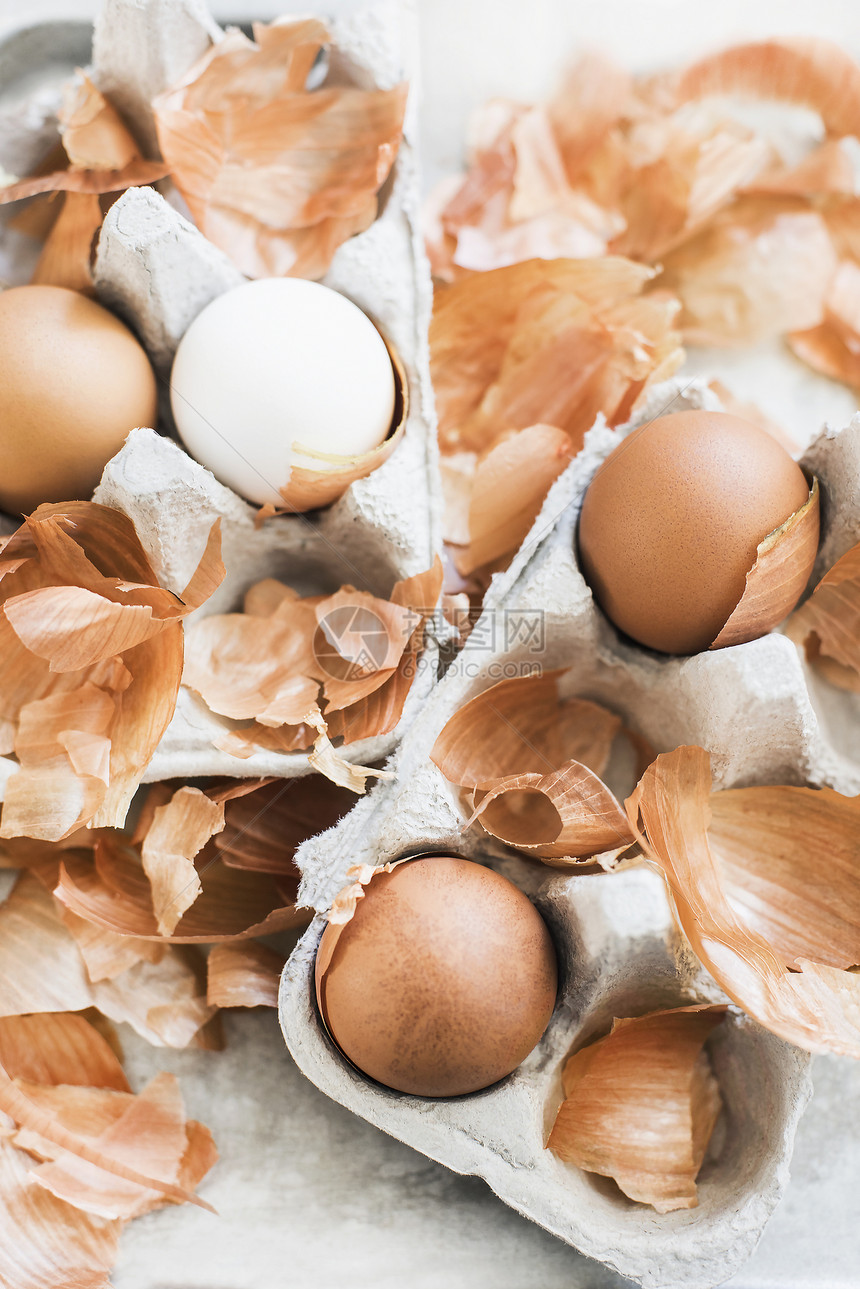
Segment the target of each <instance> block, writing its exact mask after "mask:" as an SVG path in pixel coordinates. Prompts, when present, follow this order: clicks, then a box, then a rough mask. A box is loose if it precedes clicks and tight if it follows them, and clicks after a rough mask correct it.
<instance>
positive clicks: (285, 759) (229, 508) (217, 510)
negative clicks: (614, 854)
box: [0, 0, 444, 781]
mask: <svg viewBox="0 0 860 1289" xmlns="http://www.w3.org/2000/svg"><path fill="white" fill-rule="evenodd" d="M329 27H330V31H331V35H332V44H331V48H330V51H329V54H328V72H329V75H330V76H331V77H332V78H333V79H335V80H336V81H338V82H340V83H343V82H345V81H348V82H350V83H353V84H356V85H358V86H359V87H361V88H373V87H376V88H388V87H390V86H392V85H394V84H396V83H397V82H398V81H400V80H401V79H404V78H407V79H409V80H410V81H411V82H412V91H411V92H410V95H409V101H408V105H407V112H406V119H405V123H404V132H403V140H402V143H401V146H400V149H399V152H398V156H397V159H396V161H395V164H394V167H393V169H392V172H391V175H390V176H389V178H388V180H387V181H386V183H385V185H384V187H383V190H382V192H381V194H380V209H379V215H378V217H377V219H376V221H375V222H374V223H373V224H372V225H371V226H370V227H369V228H368V229H367V230H366V231H365V232H364V233H361V234H359V235H358V236H356V237H354V238H352V239H350V240H349V241H347V242H346V243H344V244H343V245H342V246H341V247H340V248H339V249H338V251H337V253H336V255H335V257H334V261H333V263H332V267H331V269H330V271H329V273H328V274H327V275H326V277H325V278H324V279H323V281H324V282H325V284H326V285H327V286H329V287H332V288H333V289H335V290H337V291H339V292H341V293H342V294H343V295H345V296H347V297H348V298H349V299H351V300H352V301H354V303H356V304H357V305H358V306H359V307H360V308H361V309H363V310H364V311H365V312H366V313H367V314H368V315H369V316H370V317H371V318H372V320H373V321H374V322H375V323H376V324H377V326H378V327H379V328H380V330H381V332H382V333H383V335H384V337H385V339H386V341H387V342H388V344H389V345H390V346H391V347H392V348H393V349H394V351H395V352H396V354H397V355H398V357H399V359H400V362H401V364H402V367H403V370H404V372H405V379H406V385H407V389H408V413H407V418H406V424H405V429H404V433H403V437H402V439H401V441H400V442H399V443H398V445H397V447H396V448H395V450H394V452H393V453H392V455H391V456H390V457H389V459H388V460H387V461H386V462H385V463H384V464H383V465H381V466H380V467H379V468H378V469H376V470H374V471H373V473H372V474H370V475H369V476H368V477H367V478H365V479H360V480H358V481H357V482H355V483H353V484H352V485H351V486H350V487H349V488H348V489H347V491H346V493H345V494H344V496H343V497H341V498H340V499H339V500H338V501H337V502H335V503H334V504H333V505H332V506H330V507H329V508H328V509H326V510H323V511H318V512H315V513H314V514H309V515H278V516H274V517H272V518H269V519H267V520H265V521H264V522H263V523H259V520H258V512H257V508H256V507H253V506H251V505H249V504H248V503H247V502H246V501H244V500H243V499H242V498H241V497H239V496H238V495H237V494H236V493H235V492H233V491H232V490H231V489H230V488H228V487H226V486H224V485H223V484H221V483H220V482H219V481H218V480H217V479H216V478H215V477H214V476H213V475H212V474H211V473H210V471H208V470H207V469H205V468H204V467H203V466H201V465H200V464H199V463H198V462H196V461H194V460H193V459H192V458H191V457H190V456H189V455H188V453H187V452H186V451H185V450H184V448H183V447H182V446H181V445H180V444H179V443H178V442H176V441H175V440H174V439H172V438H170V437H166V436H164V435H162V434H158V433H156V432H155V431H154V430H153V429H147V428H141V429H137V430H134V431H133V432H132V434H131V435H130V436H129V438H128V439H127V441H126V443H125V445H124V447H123V448H122V450H121V451H120V452H119V453H118V454H117V455H116V456H115V457H114V458H113V459H112V460H111V461H110V462H109V463H108V465H107V467H106V468H105V471H104V474H103V476H102V480H101V483H100V484H99V486H98V488H97V489H96V492H95V494H94V500H96V501H98V502H101V503H103V504H105V505H109V506H113V507H115V508H116V509H118V510H121V511H123V513H125V514H126V515H128V516H129V518H130V519H131V520H132V521H133V522H134V524H135V527H136V528H137V531H138V534H139V536H140V539H141V541H142V543H143V545H144V548H145V549H146V551H147V554H148V555H149V557H150V559H151V561H152V564H153V567H154V568H155V571H156V573H157V575H158V578H159V580H160V581H161V582H162V584H163V585H165V586H167V587H169V588H170V589H171V590H173V591H176V592H180V591H181V590H182V588H183V587H184V586H185V585H186V584H187V582H188V580H189V578H190V576H191V573H192V572H193V570H194V568H195V566H196V564H197V562H198V560H199V558H200V555H201V554H202V551H203V548H204V546H205V542H206V538H207V536H208V534H209V531H210V529H211V527H212V524H213V523H214V522H215V521H216V520H219V519H220V521H221V531H222V548H223V555H224V562H225V564H226V567H227V576H226V577H225V579H224V582H223V583H222V584H221V586H220V587H219V589H218V590H217V591H216V592H215V594H214V595H213V596H212V597H211V599H210V600H209V601H208V602H207V603H206V604H205V605H204V606H203V608H202V609H201V610H199V613H200V614H202V615H208V614H212V613H224V612H231V611H234V610H236V609H238V608H240V607H241V602H242V596H243V595H244V593H245V591H246V590H247V589H248V587H249V586H251V585H252V584H253V583H254V582H257V581H260V580H261V579H263V578H266V577H276V578H280V579H281V580H283V581H286V582H288V583H289V584H291V585H293V586H295V587H296V588H297V589H298V590H299V591H300V592H301V593H303V594H311V593H316V592H330V591H334V590H336V589H337V588H338V587H339V586H341V585H342V584H350V585H353V586H355V587H357V588H358V589H361V590H368V591H371V592H373V593H374V594H377V595H381V596H387V595H388V594H389V593H390V591H391V589H392V586H393V584H394V582H395V581H397V580H398V579H399V578H403V577H409V576H412V575H413V574H416V573H419V572H421V571H423V570H424V569H426V568H429V567H430V565H431V564H432V563H433V559H434V557H435V555H436V553H437V551H438V550H439V548H440V546H441V512H442V501H441V484H440V480H439V470H438V450H437V447H436V433H435V429H436V426H435V414H434V408H433V395H432V387H431V384H430V370H429V352H428V345H427V329H428V324H429V318H430V310H431V307H432V285H431V281H430V274H429V268H428V265H427V262H426V259H425V256H424V250H423V243H422V240H421V235H420V230H419V213H420V178H419V170H418V159H417V153H416V141H417V120H416V93H415V75H416V68H415V66H414V57H413V54H414V48H415V44H416V37H415V15H414V11H413V9H412V7H411V6H410V5H409V4H405V5H403V4H399V3H390V2H389V0H383V3H379V4H376V5H373V6H370V7H368V8H366V9H362V10H359V11H357V12H355V13H352V14H350V15H348V16H346V17H342V18H339V19H336V20H335V21H333V22H332V23H330V24H329ZM66 28H67V24H45V25H44V28H41V29H39V30H41V31H43V32H44V34H43V36H42V37H41V38H40V41H38V42H36V48H37V52H40V53H41V56H42V58H43V60H44V58H45V57H46V56H47V51H50V50H52V49H53V52H54V58H55V60H56V59H57V58H59V57H60V55H61V53H62V52H63V51H62V50H60V49H58V48H57V46H56V44H54V45H52V44H51V34H52V32H54V33H55V34H56V36H57V40H58V41H61V40H63V39H66V38H67V37H68V35H69V33H68V31H67V30H66ZM31 30H35V29H31ZM219 34H220V28H219V27H218V26H217V24H216V23H215V22H214V20H213V19H212V18H211V16H210V15H209V13H208V11H207V10H206V8H205V6H204V5H203V4H202V3H200V2H199V0H107V3H106V4H105V5H104V7H103V9H102V10H101V13H100V15H99V17H98V19H97V21H96V25H95V34H94V39H93V66H92V74H93V77H94V79H95V81H96V83H97V84H98V85H99V86H100V87H101V88H102V89H103V90H104V91H105V92H107V93H109V94H110V95H111V96H112V97H114V96H115V97H116V101H117V103H118V105H119V106H120V108H121V109H122V110H123V111H124V112H125V114H126V119H127V120H128V122H129V124H130V126H131V127H132V129H133V130H134V132H135V134H136V136H137V137H138V138H139V140H140V141H141V142H142V144H143V146H144V147H145V148H146V149H147V151H148V152H149V153H150V154H152V152H153V149H154V148H155V133H154V126H153V121H152V113H151V109H150V107H149V103H150V102H151V99H152V97H153V96H154V95H156V94H157V93H159V92H160V91H161V90H162V89H164V88H165V87H166V86H168V85H170V84H172V83H174V82H175V81H176V80H177V79H178V78H179V77H180V76H181V75H182V74H183V73H184V72H185V70H186V69H187V67H188V66H189V65H190V63H192V62H193V61H194V60H195V59H197V58H198V57H200V55H201V54H202V53H203V52H205V50H206V49H207V48H208V47H209V44H210V43H211V41H212V40H213V39H217V38H218V36H219ZM10 39H14V37H11V38H10ZM76 41H77V44H76V46H75V47H76V49H77V50H78V52H79V46H80V34H79V33H78V35H77V36H76ZM3 48H4V46H2V45H0V63H2V58H3ZM67 52H71V51H67ZM46 95H47V91H46ZM49 98H50V95H47V97H46V101H47V100H48V99H49ZM57 100H58V94H57V93H56V91H55V92H54V100H53V104H54V105H53V111H54V118H53V120H54V126H53V128H54V131H56V115H55V113H56V106H57ZM46 111H47V110H46ZM45 115H46V113H42V115H41V116H39V117H38V121H39V122H41V124H39V125H38V128H37V123H36V122H35V121H30V119H29V117H28V116H27V113H26V112H25V111H24V109H23V108H22V109H20V111H19V112H18V114H17V118H16V119H17V120H18V121H19V125H20V130H19V135H20V136H21V137H22V138H24V137H26V139H27V140H28V141H29V144H28V146H29V154H28V160H29V164H30V165H33V164H35V162H36V160H38V157H39V156H40V155H41V152H43V151H44V135H45V130H46V129H47V128H48V127H47V126H46V124H45V121H44V120H43V119H42V118H43V117H44V116H45ZM13 116H14V114H13ZM0 127H2V122H0ZM10 129H11V127H10ZM2 137H3V136H2V133H0V139H2ZM40 148H41V152H40V151H39V149H40ZM25 151H26V149H25V148H24V147H23V144H22V145H21V147H20V148H19V153H18V155H19V156H20V157H22V158H23V157H24V154H25ZM0 164H5V163H4V160H3V155H2V154H0ZM165 191H166V194H167V195H166V196H162V195H161V194H160V193H158V192H155V191H154V190H153V189H152V188H132V189H129V190H128V191H127V192H126V193H125V194H124V195H123V196H122V197H120V199H119V200H118V201H117V202H116V203H115V204H114V205H113V206H112V207H111V209H110V211H109V212H108V215H107V216H106V218H105V221H104V225H103V228H102V231H101V234H100V238H99V242H98V247H97V252H96V258H95V266H94V276H95V284H96V290H97V294H98V297H99V299H100V300H101V302H102V303H103V304H105V305H106V306H107V307H109V308H110V309H112V310H113V311H115V312H116V313H117V314H119V315H120V316H121V317H122V318H124V319H125V321H126V322H127V323H128V324H129V325H130V326H131V327H132V328H133V330H134V331H135V332H136V333H137V335H138V336H139V338H140V340H141V342H142V343H143V345H144V347H145V348H146V350H147V352H148V354H149V357H150V359H151V361H152V364H153V367H154V369H155V372H156V375H157V377H158V378H159V384H160V391H161V406H162V420H163V421H164V422H165V423H166V424H167V426H168V427H172V420H171V418H170V412H169V398H168V396H167V391H168V386H169V376H170V367H171V364H172V361H173V356H174V354H175V351H176V348H177V346H178V344H179V341H180V340H181V338H182V336H183V334H184V332H185V331H186V329H187V328H188V326H189V325H190V323H191V322H192V321H193V320H194V318H195V317H196V316H197V315H198V314H199V313H200V311H201V310H202V309H203V308H205V306H206V305H207V304H209V303H210V301H212V300H214V299H215V298H216V297H217V296H219V295H221V294H223V293H224V292H225V291H229V290H231V289H232V288H234V287H236V286H238V285H240V284H241V283H242V282H243V281H245V278H244V277H243V275H242V274H241V273H240V272H239V270H238V269H237V268H236V267H235V266H234V265H233V264H232V263H231V261H230V260H229V259H228V258H227V256H226V255H225V254H224V253H223V252H222V251H221V250H219V249H218V248H217V247H215V246H214V245H213V244H212V243H211V242H209V241H208V240H207V238H206V237H204V236H203V234H202V233H201V232H200V231H199V230H198V229H197V228H195V227H194V225H193V224H192V223H191V222H190V221H189V219H187V218H186V217H185V216H184V215H183V214H182V213H181V211H180V209H178V207H180V206H182V204H183V203H182V201H181V198H179V196H178V194H177V193H176V192H175V190H173V189H172V188H171V186H170V185H169V184H168V185H165ZM16 246H17V241H16V238H15V237H14V236H13V237H12V238H11V246H10V248H9V249H10V250H12V251H14V249H15V247H16ZM3 249H4V248H3V239H2V237H0V255H2V252H3ZM8 258H9V256H8V254H7V259H8ZM0 262H2V261H0ZM11 527H14V522H10V523H9V524H7V531H8V530H10V529H11ZM442 634H444V632H443V633H442ZM436 659H437V642H436V640H435V639H434V638H429V639H428V641H427V643H426V646H425V651H424V657H423V659H422V665H421V667H420V668H419V670H418V673H417V675H416V678H415V681H414V683H413V686H412V690H411V692H410V694H409V697H408V699H407V703H406V706H405V708H404V712H403V715H402V717H401V720H400V722H399V723H398V725H397V727H396V729H394V730H393V731H391V732H390V733H389V734H387V735H383V736H381V737H378V738H372V739H365V740H362V741H361V742H358V743H354V744H351V745H350V746H349V747H347V748H345V749H343V755H344V756H345V757H346V759H348V760H350V761H355V762H364V763H368V762H377V761H380V760H382V759H384V757H385V756H386V755H387V754H388V753H389V752H390V751H391V749H392V748H393V747H394V746H395V744H396V742H397V741H398V739H399V737H400V736H401V734H402V731H403V730H404V729H405V728H406V727H407V726H408V724H409V723H410V721H411V719H412V717H413V716H414V715H415V713H416V712H417V711H418V710H419V708H420V706H421V704H422V703H423V701H424V700H425V698H426V696H427V694H428V693H429V690H430V689H431V688H432V685H433V683H434V680H435V675H436ZM233 724H234V723H233V722H230V721H228V720H226V719H225V718H222V717H219V716H217V715H214V714H213V713H211V712H209V710H208V709H207V708H206V707H205V705H204V704H203V703H202V701H201V700H200V699H199V698H198V697H197V696H196V695H195V694H193V693H192V692H191V691H189V690H187V689H182V690H181V691H180V696H179V700H178V702H177V707H176V712H175V715H174V718H173V720H172V722H171V724H170V726H169V728H168V730H167V731H166V733H165V735H164V738H163V739H162V742H161V744H160V745H159V748H158V750H157V752H156V754H155V757H154V758H153V760H152V762H151V763H150V765H149V767H148V769H147V772H146V775H145V779H146V781H155V780H159V779H164V778H173V777H191V776H198V775H200V776H202V775H234V776H256V775H278V776H292V775H297V774H301V773H305V772H307V771H308V769H309V767H308V762H307V756H306V755H305V754H301V753H290V754H285V753H275V752H262V751H261V752H256V753H254V754H253V755H252V756H250V757H248V758H247V759H240V758H237V757H234V756H231V755H230V754H228V753H225V752H222V751H219V750H218V749H217V748H216V747H215V746H214V741H215V740H216V739H218V738H220V737H223V735H224V734H225V732H226V731H227V730H229V729H230V728H232V727H233Z"/></svg>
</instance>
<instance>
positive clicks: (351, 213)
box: [153, 18, 407, 277]
mask: <svg viewBox="0 0 860 1289" xmlns="http://www.w3.org/2000/svg"><path fill="white" fill-rule="evenodd" d="M254 37H255V40H254V41H251V40H248V38H247V37H246V36H244V35H243V34H242V33H241V32H240V31H238V30H230V31H228V32H227V34H226V36H225V37H224V38H223V39H222V40H221V41H219V42H218V43H217V44H216V45H214V46H213V47H212V48H211V49H210V50H209V51H208V52H207V53H206V54H205V55H204V56H203V58H201V59H200V60H199V62H197V63H195V65H194V66H193V67H192V68H191V69H190V70H189V71H188V72H187V73H186V75H185V76H184V78H183V79H182V81H181V82H180V83H179V84H178V85H176V86H174V87H172V88H171V89H169V90H167V91H165V92H164V93H162V94H160V95H159V96H158V97H157V98H156V99H155V101H154V103H153V107H154V110H155V121H156V128H157V131H158V142H159V146H160V148H161V151H162V153H163V155H164V157H165V159H166V161H167V163H168V165H169V167H170V171H171V173H172V174H173V176H174V179H175V181H176V184H177V186H178V188H179V189H180V191H181V192H182V194H183V196H184V197H185V200H186V201H187V202H188V205H189V207H190V209H191V212H192V214H193V216H194V220H195V223H196V224H197V226H198V227H199V228H200V229H201V231H202V232H203V233H205V234H206V236H207V237H208V238H209V239H210V240H211V241H213V242H215V244H216V245H218V246H221V247H222V249H224V250H225V251H227V253H228V254H229V255H231V256H232V258H233V259H234V260H235V262H236V263H237V264H238V266H239V268H241V269H242V271H243V272H244V273H246V274H247V275H248V276H250V277H272V276H276V277H277V276H282V275H284V274H289V273H293V274H301V275H302V276H304V277H321V276H322V275H323V274H324V273H325V272H326V271H327V270H328V268H329V266H330V263H331V259H332V256H333V254H334V251H335V250H336V249H337V246H338V245H340V243H341V242H343V241H345V240H346V238H347V237H349V236H351V235H352V234H353V233H355V232H357V231H359V230H360V229H361V228H363V227H366V226H367V224H368V223H370V222H371V221H372V219H373V217H374V214H375V211H376V193H377V192H378V190H379V188H380V187H381V185H382V183H383V182H384V180H385V178H386V176H387V175H388V172H389V170H390V169H391V166H392V164H393V162H394V158H395V156H396V153H397V148H398V145H399V142H400V135H401V131H402V126H403V113H404V110H405V106H406V95H407V87H406V85H405V84H401V85H397V86H395V87H394V88H393V89H390V90H374V91H364V90H359V89H356V88H354V87H352V86H333V87H326V86H323V87H321V88H319V89H316V90H312V91H308V90H307V89H306V87H305V83H306V80H307V75H308V72H309V70H310V68H311V66H312V65H313V63H314V60H315V59H316V56H317V54H318V52H319V50H320V49H321V48H322V46H323V45H324V44H325V43H326V42H327V40H328V32H327V30H326V28H325V27H324V26H323V25H322V23H320V22H319V21H317V20H316V19H312V18H311V19H298V20H291V21H287V22H280V23H273V24H271V25H269V26H266V25H264V24H261V23H255V25H254Z"/></svg>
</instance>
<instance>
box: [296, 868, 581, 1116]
mask: <svg viewBox="0 0 860 1289" xmlns="http://www.w3.org/2000/svg"><path fill="white" fill-rule="evenodd" d="M332 948H333V952H332V954H331V959H330V961H328V965H327V966H325V967H324V969H323V968H321V966H320V964H321V963H322V964H324V963H326V961H327V960H328V958H329V951H330V950H332ZM316 986H317V1001H318V1004H319V1008H320V1012H321V1014H322V1017H323V1019H324V1021H325V1024H326V1026H327V1028H328V1031H329V1033H330V1034H331V1036H332V1038H333V1039H334V1041H335V1042H336V1043H337V1045H338V1046H339V1047H340V1049H341V1051H343V1053H344V1054H345V1055H346V1056H347V1057H348V1058H349V1059H350V1061H352V1063H353V1064H354V1065H356V1066H357V1067H358V1068H359V1069H360V1070H362V1071H364V1073H365V1074H368V1075H370V1077H371V1078H373V1079H376V1080H377V1082H379V1083H383V1084H385V1085H386V1086H387V1087H390V1088H395V1089H397V1091H399V1092H412V1093H415V1094H416V1095H418V1096H425V1097H445V1096H457V1095H462V1094H463V1093H467V1092H476V1091H477V1090H478V1089H479V1088H485V1087H488V1086H489V1085H490V1084H491V1083H495V1082H496V1081H497V1080H498V1079H501V1078H503V1077H504V1076H505V1075H506V1074H510V1073H511V1071H512V1070H515V1069H516V1067H517V1066H518V1065H519V1064H520V1063H521V1061H523V1060H524V1059H525V1057H526V1056H528V1054H529V1052H530V1051H531V1050H532V1048H533V1047H534V1046H535V1044H536V1043H537V1041H538V1039H539V1038H540V1036H541V1034H542V1033H543V1031H544V1030H545V1028H546V1026H547V1024H548V1022H549V1018H550V1016H551V1015H552V1010H553V1007H554V1006H555V997H556V989H557V975H556V959H555V950H554V949H553V944H552V940H551V939H550V935H549V932H548V930H547V928H546V924H545V923H544V920H543V918H542V917H541V916H540V914H539V913H538V911H537V910H536V909H535V907H534V905H533V904H532V903H531V901H530V900H529V899H528V898H527V897H526V896H525V895H524V894H523V893H522V891H520V890H519V889H518V888H517V887H516V886H514V885H513V883H512V882H509V881H508V880H507V878H504V877H501V876H499V874H498V873H495V872H493V871H492V869H489V868H484V867H483V866H482V865H480V864H474V863H471V862H470V861H469V860H465V859H457V858H454V857H453V856H447V855H446V856H440V855H434V856H432V857H429V858H423V859H415V860H411V861H409V862H408V863H404V864H400V865H398V866H397V867H396V868H395V869H393V871H392V872H390V873H384V872H380V873H379V874H377V875H376V876H374V877H373V878H372V880H371V881H370V883H369V885H368V886H367V887H366V890H365V894H364V897H363V898H362V899H360V900H359V901H358V904H357V905H356V909H355V913H354V914H353V917H352V919H351V920H350V921H349V922H348V923H347V924H346V925H345V926H334V925H332V924H329V926H328V927H326V929H325V931H324V932H323V936H322V940H321V942H320V947H319V950H318V952H317V972H316Z"/></svg>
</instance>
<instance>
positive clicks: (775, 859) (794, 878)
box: [708, 785, 860, 968]
mask: <svg viewBox="0 0 860 1289" xmlns="http://www.w3.org/2000/svg"><path fill="white" fill-rule="evenodd" d="M710 810H711V822H710V825H709V827H708V838H709V841H710V845H711V848H712V850H713V851H714V853H715V855H716V856H717V860H718V863H719V867H720V872H721V875H722V879H723V884H724V887H725V890H726V894H727V896H728V899H729V902H730V903H731V904H732V906H733V907H734V909H735V911H736V912H737V913H738V915H739V916H740V917H742V918H743V919H744V921H745V922H746V923H747V924H748V925H749V926H751V927H753V928H754V929H755V930H756V931H758V932H759V933H760V934H761V935H763V936H765V937H766V938H767V940H768V941H769V942H770V943H771V944H772V945H773V946H774V948H775V949H776V950H777V952H778V953H779V955H780V957H781V958H783V959H784V960H785V961H786V963H787V964H788V965H789V966H792V965H793V964H794V963H795V962H797V961H799V960H800V959H803V958H807V959H810V958H811V959H814V960H815V961H817V962H823V963H825V964H826V965H827V966H830V967H841V968H846V967H852V966H855V965H857V964H860V893H858V889H857V860H858V854H860V848H858V842H857V838H858V825H860V798H857V797H843V796H840V794H839V793H838V792H833V791H831V790H830V789H829V788H820V789H812V788H798V787H788V786H779V785H777V786H774V787H759V788H734V789H731V790H729V791H725V792H715V793H712V794H711V797H710ZM825 854H826V856H827V859H826V863H824V862H822V861H821V859H820V858H819V856H821V855H825Z"/></svg>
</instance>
